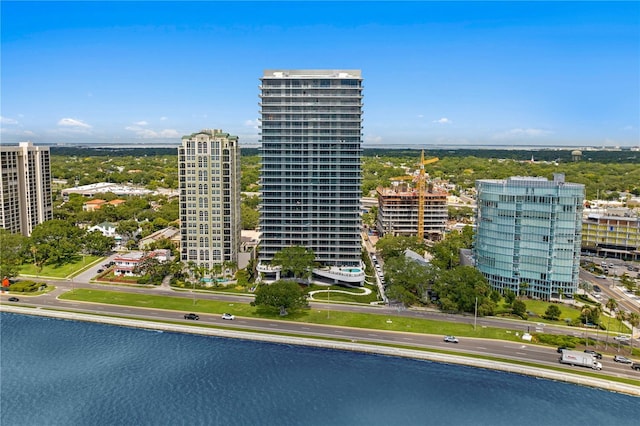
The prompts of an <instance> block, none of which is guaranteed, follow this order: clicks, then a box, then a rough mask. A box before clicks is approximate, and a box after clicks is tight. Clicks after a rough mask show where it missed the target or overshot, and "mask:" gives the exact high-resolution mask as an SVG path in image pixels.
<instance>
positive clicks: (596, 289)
mask: <svg viewBox="0 0 640 426" xmlns="http://www.w3.org/2000/svg"><path fill="white" fill-rule="evenodd" d="M593 291H595V292H596V293H600V292H601V291H602V289H601V288H600V286H597V285H594V286H593Z"/></svg>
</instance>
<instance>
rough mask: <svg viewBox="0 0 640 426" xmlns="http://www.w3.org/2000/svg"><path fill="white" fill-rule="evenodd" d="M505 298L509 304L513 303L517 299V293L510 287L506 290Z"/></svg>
mask: <svg viewBox="0 0 640 426" xmlns="http://www.w3.org/2000/svg"><path fill="white" fill-rule="evenodd" d="M504 300H505V302H507V305H511V304H512V303H513V302H514V301H515V300H516V293H515V292H514V291H513V290H511V289H510V288H508V289H506V290H505V291H504Z"/></svg>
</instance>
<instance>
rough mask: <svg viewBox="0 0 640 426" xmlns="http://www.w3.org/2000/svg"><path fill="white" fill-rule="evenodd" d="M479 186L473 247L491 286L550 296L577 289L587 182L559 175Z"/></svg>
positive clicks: (477, 262) (478, 264) (478, 184)
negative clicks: (566, 180) (568, 179)
mask: <svg viewBox="0 0 640 426" xmlns="http://www.w3.org/2000/svg"><path fill="white" fill-rule="evenodd" d="M476 190H477V193H478V195H477V200H478V210H477V218H476V219H477V220H476V226H477V228H476V233H475V241H474V249H473V252H474V258H475V262H476V267H477V268H478V270H480V272H482V274H483V275H484V276H485V277H486V278H487V280H488V281H489V283H490V284H491V286H492V287H493V288H494V289H497V290H499V291H501V292H504V290H506V289H511V290H512V291H514V292H515V293H516V294H521V293H525V294H527V295H530V296H532V297H537V298H540V299H545V300H549V299H550V298H551V297H558V296H559V295H560V294H564V295H569V294H573V293H575V292H576V290H577V287H578V273H579V271H580V245H581V230H582V210H583V203H584V185H581V184H573V183H565V182H564V175H560V174H556V175H554V180H553V181H549V180H547V179H546V178H534V177H511V178H509V179H506V180H478V181H476ZM525 283H526V284H525Z"/></svg>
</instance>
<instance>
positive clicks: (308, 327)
mask: <svg viewBox="0 0 640 426" xmlns="http://www.w3.org/2000/svg"><path fill="white" fill-rule="evenodd" d="M55 285H56V289H55V290H54V291H53V292H51V293H47V294H44V295H41V296H36V297H28V298H26V297H23V298H21V300H20V302H19V303H20V304H21V305H25V306H32V307H36V308H56V309H65V310H73V311H76V312H84V313H93V314H95V313H99V314H105V315H121V316H127V317H131V318H138V319H154V320H165V321H174V322H175V321H178V322H182V323H185V324H189V323H191V321H189V320H185V319H184V317H183V315H184V312H175V311H167V310H161V309H149V308H136V307H128V306H117V305H102V304H95V303H85V302H75V301H68V300H61V299H59V298H58V297H57V296H58V295H60V294H62V293H64V292H66V291H69V290H71V289H73V288H92V289H104V290H114V291H126V292H132V293H146V294H158V295H168V296H172V297H184V298H188V299H191V298H192V297H193V296H192V294H191V293H190V292H176V291H174V290H171V289H168V288H162V287H156V288H151V289H149V288H132V287H123V286H109V285H102V284H88V283H81V282H59V283H56V284H55ZM196 297H197V298H198V299H215V300H222V301H227V302H229V303H230V304H233V303H247V302H248V301H249V300H250V298H249V297H247V296H242V295H227V294H202V293H197V295H196ZM2 303H8V302H6V295H5V296H3V297H2ZM311 308H312V309H327V308H329V309H331V310H332V311H338V310H341V311H351V312H366V313H376V314H382V315H386V316H388V320H387V321H393V319H394V317H397V316H409V317H416V318H427V319H437V320H440V321H449V322H459V323H469V324H473V323H474V321H475V319H474V318H473V317H472V316H461V315H450V314H444V313H440V312H432V311H421V310H408V309H401V308H396V307H389V306H385V307H368V306H354V305H344V304H331V305H330V306H329V307H328V305H327V304H326V303H322V302H312V303H311ZM198 314H199V315H200V321H199V322H200V323H206V324H212V325H216V326H224V327H227V328H232V329H233V328H240V329H243V330H247V329H250V330H255V331H269V332H273V331H278V332H280V333H293V334H296V335H305V336H310V337H328V338H340V339H346V340H350V341H361V342H363V341H364V342H373V343H384V344H389V343H393V344H397V345H409V346H415V347H421V348H427V349H449V350H452V349H454V350H455V351H459V352H461V353H471V354H480V355H485V356H486V355H492V356H497V357H500V358H505V359H513V360H520V361H523V360H524V361H534V362H536V363H539V364H541V365H549V366H554V367H559V366H560V364H559V363H558V357H559V355H558V353H557V352H556V350H555V348H549V347H544V346H539V345H533V344H529V343H527V342H522V343H520V342H509V341H502V340H487V339H476V338H469V337H467V338H460V343H459V344H453V343H445V342H444V341H443V336H441V335H438V336H434V335H425V334H419V333H403V332H391V331H384V330H370V329H358V328H351V327H337V326H327V325H317V324H305V323H296V322H289V321H277V320H265V319H254V318H244V317H237V316H236V319H235V320H233V321H225V320H222V318H221V317H220V315H219V314H215V315H213V314H212V315H208V314H202V313H198ZM477 326H478V327H483V326H486V327H499V328H507V329H509V330H513V332H516V331H517V332H525V331H527V329H528V328H531V327H536V325H535V324H532V323H530V322H524V321H513V320H506V319H498V318H478V319H477ZM531 331H532V332H533V331H535V330H531ZM544 331H545V332H547V333H548V332H555V333H562V334H568V330H567V328H566V327H555V326H548V325H547V326H544ZM578 334H580V335H583V332H581V331H578ZM600 335H601V336H602V333H600ZM602 364H603V370H602V373H603V374H606V375H612V376H618V377H628V378H633V379H640V374H639V373H638V372H636V371H634V370H632V369H631V368H630V367H629V365H623V364H618V363H615V362H613V358H612V357H611V356H609V355H605V357H604V359H603V360H602ZM564 368H567V371H570V370H571V369H574V368H580V367H568V366H567V367H564Z"/></svg>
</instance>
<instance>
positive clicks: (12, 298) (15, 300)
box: [8, 297, 20, 302]
mask: <svg viewBox="0 0 640 426" xmlns="http://www.w3.org/2000/svg"><path fill="white" fill-rule="evenodd" d="M8 300H9V302H19V301H20V299H18V298H17V297H10V298H9V299H8Z"/></svg>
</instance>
